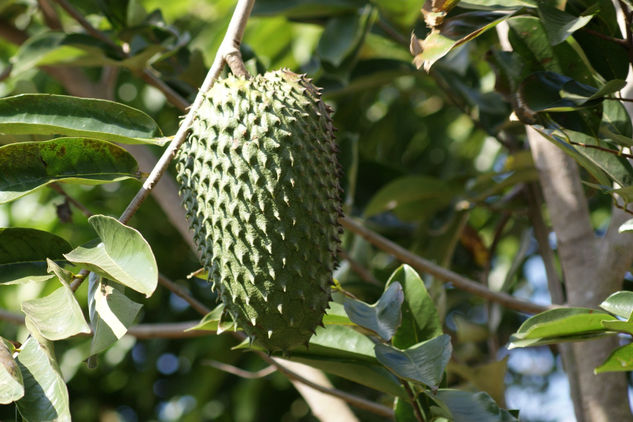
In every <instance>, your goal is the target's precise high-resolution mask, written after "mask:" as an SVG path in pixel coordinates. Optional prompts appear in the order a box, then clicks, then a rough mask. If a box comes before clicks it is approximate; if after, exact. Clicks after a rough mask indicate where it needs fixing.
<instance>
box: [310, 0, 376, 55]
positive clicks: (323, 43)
mask: <svg viewBox="0 0 633 422" xmlns="http://www.w3.org/2000/svg"><path fill="white" fill-rule="evenodd" d="M367 13H369V9H368V11H367V12H366V13H351V14H346V15H341V16H336V17H334V18H331V19H329V20H328V22H327V24H326V25H325V29H324V30H323V34H322V35H321V39H320V40H319V44H318V46H317V49H316V53H317V54H318V55H319V57H320V58H321V59H322V60H324V61H327V62H329V63H331V64H332V65H334V66H336V67H338V66H340V65H341V63H343V61H344V60H345V59H346V58H347V57H348V56H350V55H351V54H352V53H353V52H354V51H356V49H357V48H358V45H359V43H360V41H361V40H362V39H363V35H364V34H365V30H366V22H365V21H366V20H367Z"/></svg>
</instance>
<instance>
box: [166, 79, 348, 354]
mask: <svg viewBox="0 0 633 422" xmlns="http://www.w3.org/2000/svg"><path fill="white" fill-rule="evenodd" d="M330 111H331V110H330V109H329V107H328V106H327V105H325V104H324V103H323V102H322V101H321V99H320V94H319V89H317V88H315V87H314V86H313V85H312V84H311V82H310V80H309V79H307V78H306V77H304V76H302V75H297V74H294V73H292V72H290V71H287V70H280V71H275V72H269V73H267V74H265V75H263V76H261V75H258V76H256V77H253V78H251V79H240V78H236V77H234V76H229V77H228V78H226V79H224V80H221V81H218V82H216V84H215V85H214V86H213V88H212V89H211V90H210V92H209V93H208V94H207V96H206V97H205V99H204V104H203V105H202V107H201V108H200V111H199V113H198V115H197V118H196V119H195V121H194V123H193V125H192V129H191V134H190V135H189V137H188V139H187V141H186V143H185V144H184V145H183V147H182V149H181V152H179V154H178V157H177V170H178V182H179V183H180V187H181V190H180V192H181V196H182V198H183V203H184V206H185V208H186V210H187V217H188V220H189V223H190V226H191V229H192V230H193V232H194V236H195V241H196V243H197V245H198V248H199V250H200V254H201V256H202V260H203V262H204V265H205V267H206V268H207V269H208V271H209V280H210V281H212V282H213V286H214V288H215V289H216V290H217V291H218V292H219V294H220V296H221V298H222V301H223V302H224V304H225V309H226V310H227V311H228V313H229V314H230V316H231V317H232V318H233V320H234V321H235V322H236V323H237V325H238V326H239V327H240V328H242V329H243V330H244V331H245V332H246V334H247V335H248V336H249V337H250V338H251V339H254V340H256V341H257V342H259V343H260V344H261V345H263V346H264V347H265V348H267V349H268V350H271V351H276V350H281V351H286V350H288V349H289V348H291V347H293V346H296V345H299V344H303V343H307V341H308V339H309V338H310V336H311V335H312V334H313V332H314V330H315V328H316V326H317V325H319V324H320V323H321V320H322V317H323V314H324V312H325V308H326V307H327V304H328V301H329V299H330V287H329V285H330V284H331V280H332V271H333V269H334V266H335V265H336V262H337V254H338V249H339V232H340V226H339V223H338V217H339V216H340V215H341V210H340V199H339V198H340V187H339V183H338V175H339V172H340V167H339V165H338V162H337V159H336V152H337V147H336V144H335V141H334V128H333V127H332V122H331V118H330Z"/></svg>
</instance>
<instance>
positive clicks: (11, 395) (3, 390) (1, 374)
mask: <svg viewBox="0 0 633 422" xmlns="http://www.w3.org/2000/svg"><path fill="white" fill-rule="evenodd" d="M23 396H24V385H23V381H22V373H21V372H20V368H19V367H18V364H17V362H16V361H15V360H14V359H13V356H12V355H11V352H10V351H9V348H8V347H7V344H6V343H5V341H4V339H3V338H2V337H0V404H9V403H12V402H14V401H16V400H19V399H20V398H22V397H23Z"/></svg>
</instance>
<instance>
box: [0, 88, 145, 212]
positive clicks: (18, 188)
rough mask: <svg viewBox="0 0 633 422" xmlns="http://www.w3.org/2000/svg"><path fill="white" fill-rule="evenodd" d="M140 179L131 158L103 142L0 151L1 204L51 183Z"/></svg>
mask: <svg viewBox="0 0 633 422" xmlns="http://www.w3.org/2000/svg"><path fill="white" fill-rule="evenodd" d="M0 101H1V100H0ZM139 177H140V173H139V171H138V165H137V164H136V160H135V159H134V157H132V155H130V153H128V152H127V151H126V150H125V149H123V148H121V147H120V146H118V145H115V144H112V143H110V142H106V141H99V140H96V139H85V138H57V139H53V140H50V141H44V142H20V143H16V144H9V145H5V146H2V147H0V203H4V202H9V201H13V200H14V199H17V198H19V197H21V196H24V195H26V194H28V193H31V192H33V191H34V190H36V189H38V188H40V187H42V186H46V185H48V184H50V183H54V182H65V183H81V184H89V185H92V184H100V183H109V182H117V181H120V180H125V179H130V178H139Z"/></svg>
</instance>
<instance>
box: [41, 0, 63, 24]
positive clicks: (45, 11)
mask: <svg viewBox="0 0 633 422" xmlns="http://www.w3.org/2000/svg"><path fill="white" fill-rule="evenodd" d="M37 3H38V5H39V7H40V10H41V11H42V15H43V16H44V21H45V22H46V26H48V27H49V28H51V29H54V30H60V29H62V23H61V22H60V21H59V16H57V12H56V11H55V8H54V7H53V6H52V5H51V4H50V2H49V1H48V0H38V1H37Z"/></svg>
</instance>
